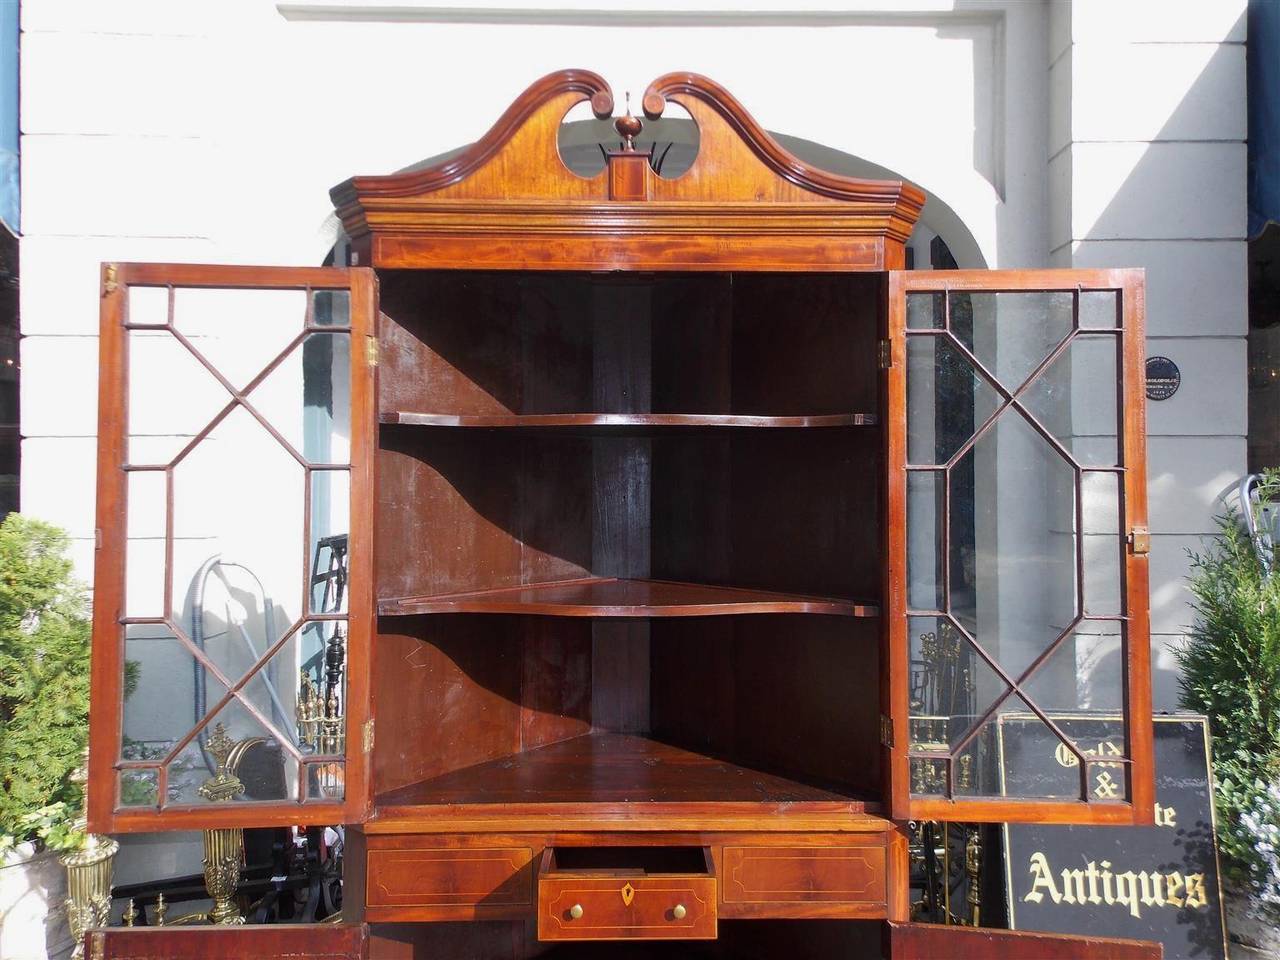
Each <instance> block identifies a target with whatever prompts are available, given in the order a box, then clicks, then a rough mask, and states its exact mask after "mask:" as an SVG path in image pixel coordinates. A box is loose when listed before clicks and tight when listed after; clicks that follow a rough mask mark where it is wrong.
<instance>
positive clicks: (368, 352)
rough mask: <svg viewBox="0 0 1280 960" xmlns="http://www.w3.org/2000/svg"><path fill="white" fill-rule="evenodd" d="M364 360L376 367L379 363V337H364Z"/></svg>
mask: <svg viewBox="0 0 1280 960" xmlns="http://www.w3.org/2000/svg"><path fill="white" fill-rule="evenodd" d="M364 360H365V363H367V364H368V365H369V366H371V367H376V366H377V365H378V338H377V337H368V336H367V337H365V338H364Z"/></svg>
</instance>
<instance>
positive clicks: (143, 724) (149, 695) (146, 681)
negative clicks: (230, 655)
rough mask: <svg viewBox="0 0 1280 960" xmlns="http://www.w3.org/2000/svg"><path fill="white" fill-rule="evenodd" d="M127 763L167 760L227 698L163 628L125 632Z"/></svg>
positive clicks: (148, 626)
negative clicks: (211, 711)
mask: <svg viewBox="0 0 1280 960" xmlns="http://www.w3.org/2000/svg"><path fill="white" fill-rule="evenodd" d="M124 631H125V641H124V660H125V662H124V709H123V718H122V719H123V724H124V725H123V742H122V743H121V746H120V757H121V759H123V760H155V761H157V762H159V761H162V760H163V759H164V758H165V757H166V756H168V755H169V753H170V752H171V751H172V750H173V748H174V747H175V746H177V744H178V743H179V741H181V740H182V739H183V738H184V737H185V736H186V735H187V734H188V733H190V732H191V730H192V729H193V728H194V727H195V726H196V724H198V723H199V722H200V721H201V720H202V719H204V717H205V715H206V714H207V713H208V711H209V708H210V707H212V706H214V705H216V704H217V703H218V701H219V700H221V699H222V698H223V697H224V696H225V695H226V693H227V688H226V687H224V686H223V685H222V684H221V683H220V682H219V681H218V679H217V678H216V677H215V676H213V675H212V674H211V673H209V671H208V670H207V669H205V667H204V666H203V665H202V664H201V663H200V662H199V661H198V660H197V659H196V658H195V656H194V655H193V654H192V653H191V651H190V650H189V649H188V648H187V646H186V645H185V644H183V643H181V642H180V641H179V640H178V639H177V638H176V637H175V636H173V634H172V633H171V632H170V631H169V628H168V627H166V626H163V625H152V624H128V625H126V626H125V627H124Z"/></svg>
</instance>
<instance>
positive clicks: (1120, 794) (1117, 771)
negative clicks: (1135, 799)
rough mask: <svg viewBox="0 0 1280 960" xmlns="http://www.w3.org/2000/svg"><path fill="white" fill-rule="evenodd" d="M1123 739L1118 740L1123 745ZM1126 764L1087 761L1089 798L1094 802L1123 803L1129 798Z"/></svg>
mask: <svg viewBox="0 0 1280 960" xmlns="http://www.w3.org/2000/svg"><path fill="white" fill-rule="evenodd" d="M1123 745H1124V741H1123V740H1121V741H1120V742H1119V746H1123ZM1127 767H1128V764H1125V763H1118V762H1114V761H1110V762H1098V763H1093V762H1090V763H1089V799H1090V800H1092V801H1094V802H1095V803H1123V802H1125V801H1126V800H1128V799H1129V777H1128V773H1127V770H1126V768H1127Z"/></svg>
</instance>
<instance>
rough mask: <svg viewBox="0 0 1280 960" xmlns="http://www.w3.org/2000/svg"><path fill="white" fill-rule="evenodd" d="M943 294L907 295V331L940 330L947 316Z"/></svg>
mask: <svg viewBox="0 0 1280 960" xmlns="http://www.w3.org/2000/svg"><path fill="white" fill-rule="evenodd" d="M944 296H946V294H943V293H909V294H907V329H908V330H940V329H942V325H943V321H944V320H945V316H944V313H943V299H942V298H943V297H944Z"/></svg>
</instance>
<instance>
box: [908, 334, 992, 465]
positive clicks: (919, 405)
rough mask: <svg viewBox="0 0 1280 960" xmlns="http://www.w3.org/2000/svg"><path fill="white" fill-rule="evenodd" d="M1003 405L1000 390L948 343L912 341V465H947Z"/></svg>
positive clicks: (936, 339) (935, 339)
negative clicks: (997, 390) (998, 391)
mask: <svg viewBox="0 0 1280 960" xmlns="http://www.w3.org/2000/svg"><path fill="white" fill-rule="evenodd" d="M999 404H1000V395H999V394H998V393H997V392H996V390H995V388H994V387H992V386H991V384H989V383H987V381H986V380H984V379H983V378H982V377H981V376H980V375H979V374H978V373H977V371H976V370H974V368H973V365H972V364H970V363H969V361H968V360H967V359H966V358H965V356H964V354H962V353H961V352H960V350H958V349H957V348H956V346H955V344H953V343H952V342H951V341H950V340H949V339H948V338H946V337H942V336H935V335H928V336H914V337H908V338H907V462H908V463H917V464H937V463H946V462H947V461H948V460H950V459H951V457H952V456H954V455H955V453H956V451H957V450H959V449H960V447H961V446H962V445H963V444H964V442H965V441H966V440H968V439H969V438H970V437H971V436H973V434H974V431H976V430H977V429H978V428H979V427H980V426H982V424H984V423H986V421H987V420H988V419H989V418H990V417H991V414H992V413H994V412H995V410H996V408H997V407H998V406H999Z"/></svg>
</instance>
